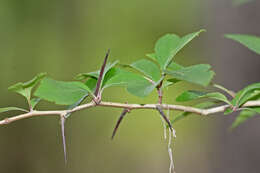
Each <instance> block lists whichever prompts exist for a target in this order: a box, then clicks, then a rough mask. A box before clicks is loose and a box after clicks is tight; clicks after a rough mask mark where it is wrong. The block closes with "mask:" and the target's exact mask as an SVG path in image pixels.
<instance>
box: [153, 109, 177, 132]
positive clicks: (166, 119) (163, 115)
mask: <svg viewBox="0 0 260 173" xmlns="http://www.w3.org/2000/svg"><path fill="white" fill-rule="evenodd" d="M156 109H157V110H158V112H159V113H160V114H161V116H162V117H163V119H164V120H165V121H166V123H167V124H168V126H169V127H170V129H171V131H173V129H172V125H171V123H170V121H169V119H168V118H167V117H166V116H165V114H164V112H163V110H162V108H161V107H160V106H159V105H157V106H156Z"/></svg>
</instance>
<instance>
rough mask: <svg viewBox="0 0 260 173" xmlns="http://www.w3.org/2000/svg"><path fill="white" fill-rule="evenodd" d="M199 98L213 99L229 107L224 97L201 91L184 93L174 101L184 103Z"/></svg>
mask: <svg viewBox="0 0 260 173" xmlns="http://www.w3.org/2000/svg"><path fill="white" fill-rule="evenodd" d="M200 98H209V99H214V100H218V101H222V102H225V103H227V104H229V105H231V103H230V101H229V100H228V99H227V98H226V96H225V95H223V94H222V93H219V92H212V93H206V92H201V91H185V92H183V93H182V94H181V95H179V96H178V97H177V98H176V101H178V102H184V101H191V100H194V99H200Z"/></svg>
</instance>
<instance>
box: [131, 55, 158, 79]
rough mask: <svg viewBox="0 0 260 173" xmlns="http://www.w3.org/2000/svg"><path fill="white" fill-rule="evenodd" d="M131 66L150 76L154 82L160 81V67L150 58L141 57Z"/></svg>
mask: <svg viewBox="0 0 260 173" xmlns="http://www.w3.org/2000/svg"><path fill="white" fill-rule="evenodd" d="M130 66H131V67H132V68H134V69H136V70H138V71H139V72H141V73H143V74H144V75H145V76H146V77H148V78H150V79H151V80H153V81H154V82H157V81H159V80H160V78H161V73H160V69H159V68H158V66H157V65H156V64H154V63H153V62H151V61H149V60H146V59H141V60H138V61H136V62H134V63H132V64H131V65H130Z"/></svg>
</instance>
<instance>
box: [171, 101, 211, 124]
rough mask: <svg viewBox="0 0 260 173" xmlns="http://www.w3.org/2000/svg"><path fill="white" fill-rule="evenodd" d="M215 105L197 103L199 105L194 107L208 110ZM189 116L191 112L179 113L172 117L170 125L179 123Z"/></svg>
mask: <svg viewBox="0 0 260 173" xmlns="http://www.w3.org/2000/svg"><path fill="white" fill-rule="evenodd" d="M215 104H216V103H214V102H203V103H199V104H197V105H195V106H194V107H195V108H200V109H205V108H209V107H211V106H213V105H215ZM191 114H192V112H181V113H179V114H177V115H175V116H174V117H173V119H172V120H171V124H173V123H176V122H177V121H179V120H181V119H183V118H185V117H187V116H188V115H191Z"/></svg>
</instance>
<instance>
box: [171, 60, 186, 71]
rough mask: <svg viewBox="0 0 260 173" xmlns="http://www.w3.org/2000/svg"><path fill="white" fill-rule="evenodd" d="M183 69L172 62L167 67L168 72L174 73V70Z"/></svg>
mask: <svg viewBox="0 0 260 173" xmlns="http://www.w3.org/2000/svg"><path fill="white" fill-rule="evenodd" d="M183 68H184V67H183V66H182V65H180V64H177V63H175V62H172V63H171V64H170V65H169V66H168V68H167V69H168V70H170V71H175V70H180V69H183Z"/></svg>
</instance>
